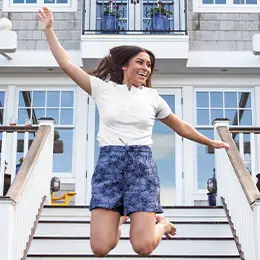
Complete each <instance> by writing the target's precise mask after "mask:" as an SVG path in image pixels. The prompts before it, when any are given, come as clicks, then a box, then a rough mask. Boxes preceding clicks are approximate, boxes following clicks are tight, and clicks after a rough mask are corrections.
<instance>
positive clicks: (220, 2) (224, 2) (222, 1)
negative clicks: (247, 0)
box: [216, 0, 226, 5]
mask: <svg viewBox="0 0 260 260" xmlns="http://www.w3.org/2000/svg"><path fill="white" fill-rule="evenodd" d="M216 4H220V5H225V4H226V0H216Z"/></svg>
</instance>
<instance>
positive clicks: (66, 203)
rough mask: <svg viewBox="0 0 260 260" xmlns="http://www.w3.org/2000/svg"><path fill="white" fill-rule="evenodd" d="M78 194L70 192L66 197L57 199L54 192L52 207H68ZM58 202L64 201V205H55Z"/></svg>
mask: <svg viewBox="0 0 260 260" xmlns="http://www.w3.org/2000/svg"><path fill="white" fill-rule="evenodd" d="M76 194H77V193H76V192H74V191H69V192H67V193H65V194H64V195H62V196H60V197H56V198H55V195H54V192H53V193H52V194H51V206H68V205H69V203H70V201H71V200H72V198H73V196H75V195H76ZM58 200H64V203H55V201H58Z"/></svg>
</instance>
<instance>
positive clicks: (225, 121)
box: [212, 118, 230, 126]
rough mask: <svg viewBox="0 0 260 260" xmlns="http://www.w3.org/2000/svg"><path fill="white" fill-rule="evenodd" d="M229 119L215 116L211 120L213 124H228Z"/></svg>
mask: <svg viewBox="0 0 260 260" xmlns="http://www.w3.org/2000/svg"><path fill="white" fill-rule="evenodd" d="M229 122H230V120H229V119H228V118H216V119H214V120H213V123H212V124H213V126H229Z"/></svg>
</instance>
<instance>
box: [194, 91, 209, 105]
mask: <svg viewBox="0 0 260 260" xmlns="http://www.w3.org/2000/svg"><path fill="white" fill-rule="evenodd" d="M196 102H197V107H207V108H208V107H209V93H208V92H197V93H196Z"/></svg>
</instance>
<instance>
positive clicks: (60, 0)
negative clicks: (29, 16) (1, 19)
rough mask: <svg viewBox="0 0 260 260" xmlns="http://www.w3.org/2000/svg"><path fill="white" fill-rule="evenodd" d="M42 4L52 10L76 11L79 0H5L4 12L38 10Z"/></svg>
mask: <svg viewBox="0 0 260 260" xmlns="http://www.w3.org/2000/svg"><path fill="white" fill-rule="evenodd" d="M42 6H47V7H49V8H51V10H52V12H76V11H77V0H10V1H8V0H4V1H3V11H4V12H8V11H9V12H10V11H12V12H16V11H17V12H36V11H38V9H39V8H42Z"/></svg>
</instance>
